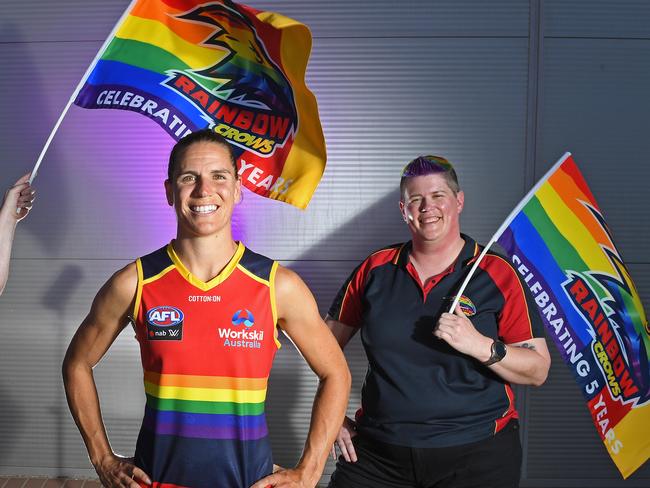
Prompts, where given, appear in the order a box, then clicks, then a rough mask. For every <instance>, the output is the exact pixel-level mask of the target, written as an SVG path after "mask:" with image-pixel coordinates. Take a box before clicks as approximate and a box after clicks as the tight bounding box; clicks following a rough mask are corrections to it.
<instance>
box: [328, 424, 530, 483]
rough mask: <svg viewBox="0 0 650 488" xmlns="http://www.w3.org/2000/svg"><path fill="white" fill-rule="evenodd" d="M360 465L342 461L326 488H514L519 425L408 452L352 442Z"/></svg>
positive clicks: (518, 460) (518, 464)
mask: <svg viewBox="0 0 650 488" xmlns="http://www.w3.org/2000/svg"><path fill="white" fill-rule="evenodd" d="M353 443H354V448H355V450H356V453H357V458H358V461H357V462H356V463H348V462H347V461H345V459H343V457H342V456H340V457H339V460H338V461H337V463H336V471H334V473H333V474H332V479H331V481H330V484H329V488H517V487H518V486H519V478H520V476H521V443H520V441H519V423H518V422H517V421H516V420H511V421H510V422H509V423H508V425H506V427H504V428H503V429H502V430H501V431H499V432H498V433H497V434H496V435H494V436H492V437H490V438H488V439H485V440H481V441H478V442H473V443H471V444H463V445H461V446H451V447H440V448H437V447H436V448H411V447H403V446H395V445H392V444H385V443H382V442H377V441H374V440H372V439H368V438H364V437H363V436H361V435H357V436H356V437H354V438H353Z"/></svg>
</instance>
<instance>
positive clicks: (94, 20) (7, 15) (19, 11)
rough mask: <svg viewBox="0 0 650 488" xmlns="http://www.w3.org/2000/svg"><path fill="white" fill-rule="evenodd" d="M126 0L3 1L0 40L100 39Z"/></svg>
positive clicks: (106, 32)
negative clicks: (104, 0) (103, 0)
mask: <svg viewBox="0 0 650 488" xmlns="http://www.w3.org/2000/svg"><path fill="white" fill-rule="evenodd" d="M127 5H129V0H110V1H106V2H102V1H99V0H58V1H56V2H46V1H41V0H26V1H21V2H10V1H7V2H3V5H2V19H0V43H2V42H7V43H15V42H34V41H103V40H104V39H105V38H106V36H108V34H109V32H110V31H111V29H112V28H113V25H114V24H115V22H117V20H118V19H119V17H120V16H121V15H122V12H123V11H124V9H125V8H126V7H127Z"/></svg>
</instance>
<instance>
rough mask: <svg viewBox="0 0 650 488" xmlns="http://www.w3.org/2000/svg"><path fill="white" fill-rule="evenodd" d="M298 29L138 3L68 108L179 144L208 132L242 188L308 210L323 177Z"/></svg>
mask: <svg viewBox="0 0 650 488" xmlns="http://www.w3.org/2000/svg"><path fill="white" fill-rule="evenodd" d="M310 50H311V34H310V32H309V29H307V27H306V26H305V25H303V24H300V23H299V22H296V21H294V20H292V19H289V18H287V17H284V16H282V15H279V14H276V13H272V12H264V11H258V10H255V9H253V8H251V7H247V6H245V5H241V4H235V3H234V2H232V1H229V0H223V1H211V2H206V1H199V0H136V1H134V2H133V3H132V5H131V7H130V9H129V10H127V12H126V13H125V16H124V17H123V20H122V21H121V22H119V23H118V25H117V26H116V29H115V31H114V36H113V37H112V38H110V39H109V42H108V43H107V45H106V48H105V49H104V50H103V51H102V52H101V55H100V56H99V58H98V59H97V61H96V64H95V65H94V67H93V68H92V70H91V72H90V73H89V75H88V77H87V79H86V81H85V84H84V85H83V87H82V88H81V90H80V92H79V94H78V96H77V98H76V100H75V103H76V104H77V105H79V106H81V107H85V108H112V109H120V110H130V111H133V112H136V113H140V114H143V115H145V116H147V117H149V118H151V119H153V120H154V121H156V122H157V123H158V124H160V125H161V126H162V127H163V128H164V129H165V130H166V131H167V132H168V133H169V134H170V135H171V136H172V137H173V138H175V139H176V140H178V139H180V138H181V137H183V136H184V135H186V134H187V133H189V132H191V131H194V130H197V129H199V128H204V127H211V128H213V129H214V130H215V132H217V133H219V134H221V135H223V136H224V137H225V138H226V139H228V140H229V141H230V143H231V144H232V145H233V148H234V150H235V153H236V156H237V160H238V164H239V167H240V173H241V174H242V176H243V178H242V182H243V184H244V185H245V186H246V187H247V188H248V189H250V190H251V191H254V192H256V193H258V194H260V195H263V196H266V197H270V198H274V199H277V200H281V201H285V202H288V203H291V204H292V205H295V206H297V207H300V208H305V207H306V206H307V204H308V202H309V200H310V198H311V196H312V194H313V192H314V190H315V189H316V186H317V185H318V182H319V181H320V178H321V176H322V174H323V170H324V167H325V158H326V156H325V141H324V138H323V133H322V129H321V125H320V121H319V118H318V108H317V105H316V99H315V98H314V96H313V94H312V93H311V92H310V91H309V89H308V88H307V86H306V85H305V70H306V66H307V61H308V59H309V53H310Z"/></svg>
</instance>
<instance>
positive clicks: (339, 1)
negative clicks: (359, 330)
mask: <svg viewBox="0 0 650 488" xmlns="http://www.w3.org/2000/svg"><path fill="white" fill-rule="evenodd" d="M249 3H250V4H252V5H253V6H254V7H256V8H259V9H268V10H275V11H279V12H282V13H283V14H285V15H288V16H291V17H294V18H296V19H298V20H300V21H302V22H304V23H306V24H307V25H309V26H310V27H311V29H312V31H313V35H314V48H313V55H312V58H311V62H310V66H309V72H308V78H309V83H310V85H311V87H312V89H313V91H314V92H315V93H316V95H317V97H318V100H319V106H320V112H321V118H322V122H323V127H324V130H325V136H326V139H327V144H328V153H329V162H328V166H327V169H326V172H325V175H324V178H323V181H322V183H321V185H320V187H319V189H318V191H317V193H316V195H315V197H314V200H313V201H312V203H311V204H310V206H309V208H308V210H307V211H306V212H300V211H298V210H296V209H294V208H291V207H289V206H287V205H284V204H279V203H277V202H271V201H268V200H263V199H261V198H259V197H257V196H255V195H252V194H251V193H247V194H246V195H245V199H244V202H243V204H242V205H240V207H239V209H238V210H237V214H236V216H235V222H234V227H235V230H236V234H237V236H238V237H239V238H241V239H242V240H244V241H245V242H246V243H247V245H249V246H250V247H251V248H253V249H254V250H256V251H257V252H261V253H264V254H267V255H269V256H272V257H274V258H276V259H280V260H281V261H282V262H283V263H284V264H286V265H288V266H290V267H292V268H294V269H295V270H297V271H298V272H299V273H300V274H301V275H302V276H303V277H304V279H305V280H306V281H307V283H308V284H309V285H310V287H311V288H312V290H313V292H314V294H315V296H316V298H317V300H318V303H319V306H320V307H321V310H322V311H323V312H325V311H326V309H327V306H328V304H329V301H330V300H331V299H332V297H333V295H334V294H335V292H336V290H337V288H338V286H339V285H340V283H341V281H342V280H343V279H344V278H345V277H346V276H347V274H348V273H349V272H350V271H351V269H352V268H353V267H354V266H355V263H356V262H357V261H359V260H360V259H362V258H363V257H364V256H365V255H366V254H367V253H368V252H370V251H371V250H372V249H375V248H377V247H380V246H382V245H384V244H387V243H391V242H397V241H400V240H403V239H406V238H407V233H406V229H405V228H403V225H402V223H401V220H400V219H399V214H398V211H397V197H398V195H397V179H398V175H399V171H400V169H401V168H402V166H403V165H404V163H405V162H406V161H408V160H409V159H411V158H412V157H413V156H415V155H417V154H421V153H435V154H441V155H444V156H446V157H448V158H449V159H450V160H451V161H453V162H455V163H456V166H457V169H458V172H459V175H460V178H461V184H462V185H463V187H464V189H465V191H466V200H467V203H466V210H465V212H464V215H463V228H464V231H465V232H467V233H469V234H471V235H473V236H474V237H476V238H478V239H479V240H483V241H485V240H487V239H488V238H489V237H490V235H491V234H492V233H493V232H494V230H495V229H496V228H497V227H498V225H499V224H500V222H501V221H502V219H503V218H504V217H505V216H506V215H507V213H508V212H509V211H510V209H511V208H512V207H513V206H514V205H515V204H516V203H517V201H518V200H519V198H520V197H521V196H522V195H523V194H524V193H525V191H526V189H527V188H528V187H530V186H531V185H532V183H533V182H534V181H535V180H536V179H537V178H539V177H540V176H541V175H542V174H543V173H544V172H545V170H546V169H548V167H549V166H550V165H551V164H552V163H553V162H554V161H555V159H557V158H558V157H559V156H560V155H561V154H562V153H563V152H564V151H565V150H571V151H573V153H574V155H575V157H576V159H577V161H578V163H579V164H580V166H581V168H582V170H583V172H584V174H585V176H586V178H587V180H588V182H589V183H590V184H591V186H592V190H593V191H594V193H595V195H596V197H597V199H598V201H599V203H600V205H601V207H602V209H603V211H604V213H605V216H606V217H607V218H608V221H609V224H610V227H611V228H612V230H613V232H614V236H615V237H616V239H617V243H618V245H619V248H620V250H621V252H622V254H623V256H624V257H625V258H626V261H627V263H628V264H629V266H630V269H631V271H632V273H633V277H634V278H635V280H636V283H637V285H638V287H639V289H640V292H641V295H642V299H643V300H644V301H645V302H646V303H650V263H649V262H648V259H647V257H646V256H645V255H644V254H643V250H644V245H645V243H646V242H648V238H649V237H650V236H649V235H648V234H649V233H650V226H648V217H647V209H648V203H647V197H646V194H645V192H644V190H645V188H644V187H645V185H646V182H647V181H648V178H649V177H650V169H649V166H648V165H647V164H645V163H646V162H645V161H644V157H645V155H646V154H648V152H649V151H648V144H650V142H649V141H650V138H648V137H647V134H646V132H647V128H648V127H649V124H648V120H647V118H648V114H649V113H650V110H648V109H650V107H649V105H650V97H649V96H648V90H647V87H648V86H650V85H649V82H650V63H649V61H650V42H649V40H650V4H648V3H647V2H645V1H636V2H635V1H632V0H625V1H618V2H608V1H603V0H600V1H594V0H590V1H587V0H570V1H569V0H530V2H526V1H523V0H493V1H490V2H484V1H481V0H445V1H438V0H436V1H433V0H431V1H427V0H421V1H415V0H411V1H403V2H399V3H397V2H394V1H387V0H375V1H370V0H345V1H343V0H330V1H328V2H306V1H297V0H296V1H293V0H285V1H280V0H278V1H272V0H268V1H254V0H249ZM126 5H127V2H126V1H124V0H110V1H106V0H104V1H101V2H100V1H99V0H92V1H91V0H84V1H81V0H60V1H57V2H54V3H53V2H46V1H45V0H27V1H21V2H11V3H8V2H5V4H3V6H2V18H1V19H0V63H1V66H2V69H1V70H0V107H2V117H1V118H0V144H1V145H0V147H1V148H2V157H3V162H2V165H3V166H2V167H3V169H2V172H1V176H0V184H1V185H2V187H7V186H8V185H9V184H11V183H12V182H13V180H15V179H16V178H17V177H18V176H19V175H20V174H22V172H25V171H26V170H27V169H29V168H31V165H32V164H33V162H34V161H35V159H36V156H37V155H38V153H39V151H40V148H41V147H42V144H43V142H44V141H45V139H46V137H47V135H48V134H49V130H50V129H51V127H52V126H53V125H54V122H55V121H56V118H57V117H58V115H59V113H60V111H61V109H62V108H63V106H64V105H65V102H66V101H67V99H68V97H69V95H70V94H71V92H72V90H73V88H74V86H75V85H76V83H77V81H78V80H79V78H80V77H81V75H82V74H83V72H84V71H85V69H86V67H87V65H88V63H89V62H90V61H91V60H92V58H93V56H94V54H95V52H96V50H97V49H98V48H99V46H100V45H101V43H102V42H103V40H104V38H105V36H106V35H107V34H108V32H109V31H110V29H111V27H112V24H113V23H114V22H115V20H117V19H118V17H119V16H120V14H121V12H122V11H123V9H124V8H125V7H126ZM171 145H172V141H171V140H170V139H169V138H168V137H167V136H166V135H165V134H164V133H163V132H162V131H161V130H160V129H159V128H158V127H157V126H156V125H155V124H154V123H153V122H151V121H149V120H147V119H145V118H144V117H140V116H138V115H136V114H132V113H126V112H118V111H90V110H83V109H80V108H77V107H73V108H72V110H71V111H70V113H69V115H68V116H67V118H66V120H65V122H64V124H63V126H62V128H61V131H60V134H59V135H58V136H57V138H56V140H55V142H54V144H53V146H52V148H51V150H50V153H49V154H48V156H47V158H46V160H45V162H44V165H43V168H42V170H41V172H40V174H39V177H38V179H37V181H36V186H37V188H38V191H39V196H38V200H37V204H36V206H35V208H34V211H33V213H32V215H30V216H29V218H28V219H27V220H26V221H25V222H23V223H21V224H20V227H19V229H18V233H17V238H16V243H15V249H14V260H13V262H12V274H11V279H10V282H9V285H8V288H7V290H6V291H5V294H4V295H3V296H2V297H1V298H0V310H1V311H2V313H1V314H0V336H1V340H0V370H1V371H2V376H1V377H0V439H1V440H0V474H47V475H57V474H61V475H63V474H68V475H70V474H77V475H79V474H81V475H83V474H90V473H92V471H91V470H90V465H89V463H88V461H87V458H86V455H85V450H84V448H83V444H82V442H81V438H80V436H79V435H78V433H77V431H76V428H75V426H74V424H73V422H72V420H71V418H70V416H69V414H68V412H67V407H66V405H65V400H64V396H63V391H62V386H61V381H60V374H59V368H60V362H61V360H62V357H63V354H64V351H65V348H66V346H67V343H68V341H69V340H70V337H71V336H72V334H73V333H74V330H75V329H76V327H77V326H78V324H79V323H80V321H81V319H82V318H83V316H84V315H85V314H86V312H87V310H88V308H89V306H90V302H91V300H92V297H93V295H94V293H95V292H96V291H97V289H98V288H99V287H100V286H101V284H102V283H103V282H104V281H105V280H106V279H107V278H108V277H109V276H110V274H111V273H112V272H113V271H114V270H116V269H118V268H119V267H121V266H123V265H124V264H126V263H127V262H128V261H130V260H132V259H133V258H134V257H136V256H138V255H141V254H144V253H146V252H148V251H149V250H151V249H153V248H155V247H158V246H160V245H161V244H162V243H164V242H166V241H167V240H169V238H171V237H172V236H173V233H174V229H175V224H174V220H173V215H172V214H171V213H170V210H169V209H168V207H167V206H166V205H165V201H164V194H163V191H162V181H163V179H164V177H165V169H166V163H165V161H166V156H167V154H168V152H169V149H170V147H171ZM285 342H286V343H285V347H284V348H283V349H282V350H281V352H280V354H279V356H278V357H277V360H276V364H275V367H274V370H273V374H272V380H271V387H270V392H269V397H268V403H267V405H268V407H267V409H268V412H269V422H270V427H271V434H272V439H273V445H274V451H275V456H276V462H279V463H280V464H284V465H291V464H293V463H294V462H295V460H296V459H297V458H298V456H299V453H300V449H301V447H302V442H303V440H304V437H305V434H306V429H307V426H308V421H307V419H308V416H309V413H310V411H311V399H312V397H313V392H314V389H315V385H316V381H315V378H314V376H313V375H312V374H311V373H310V372H309V371H308V370H307V368H306V367H305V366H304V364H303V362H302V359H301V358H300V357H299V355H298V354H297V353H296V352H295V351H294V350H293V349H292V347H291V345H290V344H289V343H288V341H285ZM347 357H348V360H349V362H350V366H351V369H352V370H353V374H354V391H353V394H352V400H351V404H350V405H351V406H350V411H351V412H353V411H354V410H355V409H356V406H357V405H358V403H359V387H360V383H361V381H362V379H363V375H364V371H365V358H364V357H363V352H362V351H361V348H360V346H359V344H358V342H357V341H356V340H355V341H354V342H353V343H352V344H351V345H350V346H349V348H348V350H347ZM554 359H555V362H554V364H553V367H552V371H551V375H550V377H549V380H548V382H547V384H546V385H545V386H543V387H542V388H539V389H535V390H526V389H523V388H521V389H518V393H519V404H520V408H521V412H522V414H523V417H524V423H525V427H526V428H525V429H524V445H525V454H526V456H525V462H524V479H523V483H522V486H530V487H533V486H535V487H557V488H560V487H567V488H568V487H583V486H585V487H586V486H594V487H619V486H626V487H632V486H648V481H649V480H650V469H648V468H647V467H646V468H643V469H642V470H641V471H640V472H638V473H637V474H636V475H635V476H633V477H632V479H630V480H628V481H627V482H625V483H623V482H622V481H621V480H620V476H619V475H618V473H617V471H616V469H615V468H614V466H613V463H612V462H611V461H610V460H609V459H608V456H607V453H606V451H605V448H604V447H603V446H602V445H601V443H600V441H599V438H598V435H597V433H596V430H595V428H594V427H593V424H592V423H591V419H590V417H589V413H588V411H587V408H586V406H585V404H584V402H583V401H582V397H581V394H580V392H579V390H578V388H577V387H576V385H575V384H574V382H573V379H572V378H571V376H570V373H569V371H568V368H566V366H564V365H563V364H562V363H561V359H560V358H559V356H558V355H557V354H555V356H554ZM96 376H97V381H98V384H99V389H100V393H101V396H102V406H103V410H104V417H105V421H106V424H107V427H108V430H109V433H110V436H111V440H112V442H113V445H114V447H115V449H116V450H119V451H122V452H131V451H132V450H133V447H134V443H135V436H136V433H137V430H138V427H139V422H140V418H141V414H142V408H143V394H142V385H141V374H140V366H139V357H138V352H137V344H136V342H135V341H134V340H133V337H131V336H130V334H129V333H128V332H126V333H124V334H123V335H122V336H121V337H120V338H119V339H118V341H117V342H116V343H115V345H114V346H113V348H112V350H111V351H110V352H109V354H108V356H107V357H106V358H105V359H104V361H103V362H102V364H101V365H100V366H99V367H98V368H97V369H96ZM332 469H333V465H332V464H328V466H327V469H326V475H325V477H324V479H323V481H326V480H327V479H328V477H329V473H331V470H332Z"/></svg>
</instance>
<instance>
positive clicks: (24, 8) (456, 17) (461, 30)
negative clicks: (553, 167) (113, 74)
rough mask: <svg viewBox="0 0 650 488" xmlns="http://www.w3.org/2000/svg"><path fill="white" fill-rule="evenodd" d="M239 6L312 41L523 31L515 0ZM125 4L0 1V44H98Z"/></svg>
mask: <svg viewBox="0 0 650 488" xmlns="http://www.w3.org/2000/svg"><path fill="white" fill-rule="evenodd" d="M244 3H247V4H249V5H251V6H252V7H255V8H257V9H259V10H270V11H274V12H280V13H282V14H284V15H286V16H288V17H292V18H294V19H296V20H299V21H300V22H303V23H305V24H307V25H308V26H309V27H310V28H311V30H312V33H313V35H314V37H347V38H355V37H384V38H385V37H423V36H424V37H426V36H469V37H477V36H520V37H522V36H523V37H525V36H526V35H527V33H528V3H527V2H522V1H520V0H498V1H497V0H495V1H492V2H490V3H489V4H486V3H485V2H482V1H481V0H461V1H458V0H436V1H431V0H408V1H403V2H400V3H399V4H396V3H395V2H392V1H389V0H377V1H374V2H363V1H362V2H348V1H345V0H334V1H329V2H316V1H307V2H305V1H301V0H284V1H273V0H271V1H269V0H267V1H249V2H244ZM128 4H129V2H128V1H127V0H111V1H110V2H105V1H104V2H102V1H99V0H89V1H84V0H60V1H57V2H51V3H50V2H44V1H42V0H28V1H25V2H6V5H3V16H2V20H1V21H0V42H16V41H17V40H19V41H23V42H33V41H80V40H82V41H93V40H94V41H103V40H104V39H105V38H106V36H107V35H108V33H109V32H110V31H111V29H112V27H113V25H114V24H115V22H117V20H118V19H119V17H120V15H121V14H122V12H123V11H124V9H125V8H126V7H127V6H128Z"/></svg>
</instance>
